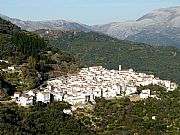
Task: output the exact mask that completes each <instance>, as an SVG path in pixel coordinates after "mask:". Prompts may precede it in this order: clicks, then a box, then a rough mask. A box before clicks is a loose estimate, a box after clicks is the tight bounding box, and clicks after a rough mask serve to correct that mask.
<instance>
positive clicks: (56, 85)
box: [13, 65, 177, 106]
mask: <svg viewBox="0 0 180 135" xmlns="http://www.w3.org/2000/svg"><path fill="white" fill-rule="evenodd" d="M149 84H156V85H160V86H162V87H165V88H166V89H167V91H173V90H174V89H176V88H177V84H176V83H172V82H170V81H168V80H161V79H159V78H158V77H155V76H154V75H147V74H145V73H137V72H135V71H134V70H133V69H128V70H122V69H121V65H119V70H108V69H105V68H103V67H102V66H94V67H88V68H82V69H81V70H80V72H79V73H78V74H73V75H72V74H71V75H67V76H61V77H58V78H52V79H49V80H48V81H47V87H45V88H43V89H41V90H30V91H25V92H23V93H22V92H15V93H14V97H13V98H14V100H15V101H16V103H18V104H19V105H20V106H29V105H33V104H34V103H35V102H43V103H51V101H52V99H53V100H54V101H65V102H68V103H69V104H71V105H77V104H84V103H86V102H88V101H91V102H92V103H93V102H95V98H96V97H104V98H105V99H113V98H117V97H119V98H120V97H124V96H131V95H133V94H135V93H136V92H137V87H138V86H146V85H149ZM139 96H140V98H141V99H146V98H148V97H155V95H151V92H150V90H149V89H146V90H142V92H141V93H140V95H139Z"/></svg>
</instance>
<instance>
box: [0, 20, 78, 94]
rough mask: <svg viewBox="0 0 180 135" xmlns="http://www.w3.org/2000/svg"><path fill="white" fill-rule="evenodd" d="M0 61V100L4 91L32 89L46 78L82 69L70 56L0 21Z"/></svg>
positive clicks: (31, 34)
mask: <svg viewBox="0 0 180 135" xmlns="http://www.w3.org/2000/svg"><path fill="white" fill-rule="evenodd" d="M0 60H1V61H0V97H6V93H7V91H11V92H8V93H11V94H13V91H14V90H27V89H31V88H34V87H36V86H37V85H39V84H41V83H42V82H43V81H45V80H47V79H48V78H49V77H56V76H59V75H62V74H66V73H74V72H77V71H78V69H79V67H80V66H81V64H80V62H79V61H78V60H77V59H76V58H75V57H74V56H72V55H71V54H69V53H67V52H64V51H61V50H59V49H58V48H56V47H53V46H51V45H50V44H48V43H47V42H46V41H44V40H43V39H42V38H41V37H39V36H38V35H36V34H34V33H30V32H27V31H22V30H21V29H20V28H19V27H17V26H16V25H14V24H12V23H10V22H8V21H5V20H3V19H1V18H0ZM8 67H11V68H10V70H8ZM13 68H14V69H13ZM9 86H11V87H10V88H9Z"/></svg>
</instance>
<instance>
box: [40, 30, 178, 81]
mask: <svg viewBox="0 0 180 135" xmlns="http://www.w3.org/2000/svg"><path fill="white" fill-rule="evenodd" d="M37 33H38V34H39V35H41V36H43V37H44V38H45V39H46V40H48V41H49V43H51V44H53V45H55V46H58V47H59V48H60V49H62V50H65V51H68V52H70V53H72V54H74V55H76V56H78V57H79V58H80V59H81V61H82V62H83V63H85V64H86V65H87V66H93V65H102V66H104V67H106V68H109V69H117V68H118V65H119V64H121V65H122V66H123V67H124V68H134V69H135V70H136V71H139V72H146V73H149V74H154V75H156V76H159V77H160V78H162V79H169V80H171V81H175V82H178V83H180V62H179V61H180V49H178V48H175V47H169V46H167V47H164V46H158V47H154V46H150V45H146V44H141V43H132V42H126V41H120V40H117V39H113V38H111V37H108V36H105V35H100V34H97V33H94V32H88V33H85V32H65V31H63V32H62V31H59V32H58V31H50V32H49V33H48V34H47V33H46V31H45V30H44V31H43V30H41V31H37Z"/></svg>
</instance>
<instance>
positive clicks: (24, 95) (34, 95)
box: [13, 90, 51, 106]
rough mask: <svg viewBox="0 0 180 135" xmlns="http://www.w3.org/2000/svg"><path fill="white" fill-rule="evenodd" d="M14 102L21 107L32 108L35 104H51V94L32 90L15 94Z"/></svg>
mask: <svg viewBox="0 0 180 135" xmlns="http://www.w3.org/2000/svg"><path fill="white" fill-rule="evenodd" d="M13 99H14V101H15V102H16V103H18V104H19V105H20V106H32V105H34V104H35V102H42V103H46V104H49V103H50V102H51V94H50V92H46V91H39V90H30V91H24V92H15V93H14V97H13Z"/></svg>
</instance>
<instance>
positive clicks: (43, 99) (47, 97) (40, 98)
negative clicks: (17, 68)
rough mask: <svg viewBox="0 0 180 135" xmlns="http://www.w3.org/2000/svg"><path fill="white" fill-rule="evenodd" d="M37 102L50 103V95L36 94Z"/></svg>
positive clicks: (44, 93)
mask: <svg viewBox="0 0 180 135" xmlns="http://www.w3.org/2000/svg"><path fill="white" fill-rule="evenodd" d="M36 101H37V102H43V103H50V93H49V92H38V93H37V95H36Z"/></svg>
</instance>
